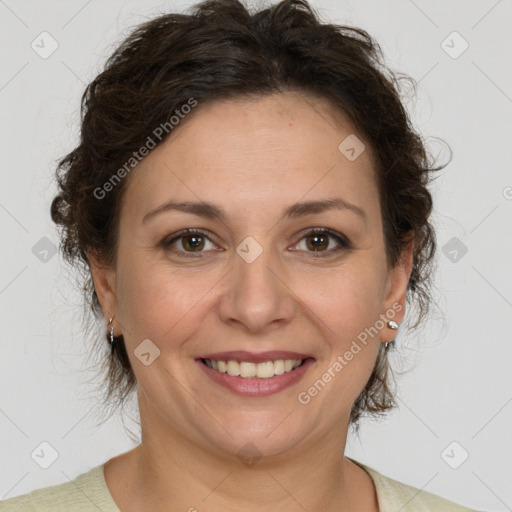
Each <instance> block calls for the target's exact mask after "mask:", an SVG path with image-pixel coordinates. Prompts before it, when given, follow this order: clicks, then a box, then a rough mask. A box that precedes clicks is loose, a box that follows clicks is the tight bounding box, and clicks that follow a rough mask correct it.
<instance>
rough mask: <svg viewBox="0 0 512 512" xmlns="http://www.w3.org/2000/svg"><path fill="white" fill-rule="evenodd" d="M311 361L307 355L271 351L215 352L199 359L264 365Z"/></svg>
mask: <svg viewBox="0 0 512 512" xmlns="http://www.w3.org/2000/svg"><path fill="white" fill-rule="evenodd" d="M308 358H311V359H313V357H312V356H310V355H308V354H301V353H299V352H289V351H286V350H271V351H267V352H247V351H246V350H230V351H228V352H215V353H212V354H205V355H204V356H201V357H200V358H199V359H213V360H215V361H246V362H249V363H264V362H265V361H277V360H279V359H300V360H302V359H308Z"/></svg>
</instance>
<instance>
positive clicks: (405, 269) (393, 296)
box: [381, 236, 414, 341]
mask: <svg viewBox="0 0 512 512" xmlns="http://www.w3.org/2000/svg"><path fill="white" fill-rule="evenodd" d="M413 249H414V238H413V237H412V236H411V238H410V240H409V242H407V245H406V246H405V248H404V250H403V251H402V254H401V255H400V259H399V261H398V262H397V264H396V265H395V266H394V267H393V268H391V269H390V270H389V275H388V281H387V287H386V297H385V300H384V311H383V316H382V318H385V319H386V320H385V323H386V325H385V327H384V329H382V331H381V341H391V340H393V339H394V338H395V335H396V331H395V330H392V329H390V328H389V327H388V325H387V322H388V321H389V320H394V321H395V322H397V323H398V324H399V325H400V324H401V323H402V321H403V319H404V316H405V298H406V292H407V286H408V284H409V278H410V276H411V270H412V262H413ZM388 338H389V339H388Z"/></svg>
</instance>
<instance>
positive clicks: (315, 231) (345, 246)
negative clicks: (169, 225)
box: [162, 227, 352, 257]
mask: <svg viewBox="0 0 512 512" xmlns="http://www.w3.org/2000/svg"><path fill="white" fill-rule="evenodd" d="M194 234H197V235H202V236H204V237H205V238H206V239H208V240H209V241H210V242H212V243H214V244H216V242H215V241H214V240H212V236H213V234H212V233H211V232H210V231H208V230H207V229H200V228H187V229H183V230H181V231H178V232H176V233H173V234H172V235H170V237H166V238H164V239H163V241H162V245H163V246H164V248H165V249H168V248H169V247H170V246H171V244H173V243H174V242H175V241H176V240H179V239H180V238H183V237H185V236H187V235H194ZM313 235H326V236H329V237H331V238H334V239H335V240H336V241H337V242H338V244H339V245H338V247H337V248H334V249H330V250H328V251H300V250H298V251H297V252H305V253H306V254H308V255H312V256H313V257H322V255H325V257H327V255H333V254H335V253H337V252H339V251H341V250H349V249H352V243H351V242H350V240H349V239H348V238H347V237H346V236H345V235H343V234H342V233H338V232H337V231H334V230H332V229H330V228H323V227H312V228H306V229H305V230H303V231H302V233H301V234H300V235H298V236H300V238H299V239H298V241H297V242H296V243H295V244H293V245H294V246H296V245H298V244H299V243H300V242H301V241H302V240H303V239H304V238H306V237H307V236H313ZM216 245H217V244H216ZM169 250H172V251H173V252H177V253H178V254H182V255H183V254H186V255H187V257H201V256H200V255H201V254H203V253H208V252H212V251H211V250H209V251H198V252H188V251H183V250H173V249H169Z"/></svg>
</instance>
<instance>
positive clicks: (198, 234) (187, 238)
mask: <svg viewBox="0 0 512 512" xmlns="http://www.w3.org/2000/svg"><path fill="white" fill-rule="evenodd" d="M208 243H209V244H211V246H212V247H211V248H208V247H207V244H208ZM162 245H163V246H164V248H165V249H168V250H170V251H172V252H174V253H178V254H180V255H184V256H185V255H189V256H191V255H194V253H197V255H198V256H200V255H201V253H203V252H207V251H209V250H215V247H216V246H215V244H213V242H212V241H211V240H210V238H209V237H208V236H207V235H206V234H205V233H203V232H202V231H199V230H195V229H186V230H184V231H181V232H179V233H176V234H175V235H174V236H173V237H172V238H171V239H167V240H164V241H163V243H162Z"/></svg>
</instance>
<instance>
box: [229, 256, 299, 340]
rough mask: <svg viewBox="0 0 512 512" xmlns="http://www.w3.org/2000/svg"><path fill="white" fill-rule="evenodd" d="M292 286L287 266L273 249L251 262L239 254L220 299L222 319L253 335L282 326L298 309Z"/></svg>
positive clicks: (235, 258)
mask: <svg viewBox="0 0 512 512" xmlns="http://www.w3.org/2000/svg"><path fill="white" fill-rule="evenodd" d="M290 285H291V283H290V278H289V275H288V273H287V271H286V268H285V266H284V265H282V264H280V262H279V259H278V258H277V257H274V255H273V253H272V251H271V250H270V249H268V248H264V249H263V252H262V253H261V254H260V255H259V256H258V257H257V258H256V259H255V260H254V261H252V262H251V263H248V262H247V261H245V260H244V258H242V257H240V256H239V255H238V254H236V255H235V257H234V263H233V269H232V270H231V272H229V273H228V275H227V276H226V283H225V288H224V292H223V294H222V296H221V297H220V303H219V315H220V318H221V320H222V321H223V322H225V323H228V324H231V325H232V326H233V327H237V328H238V329H244V330H245V331H246V332H250V333H253V334H254V333H264V332H267V331H273V330H274V329H277V328H279V326H281V327H282V326H284V325H286V324H287V323H289V322H290V321H291V319H292V318H293V316H294V314H295V313H296V310H297V302H296V300H295V297H294V294H293V290H292V289H291V288H290Z"/></svg>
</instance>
